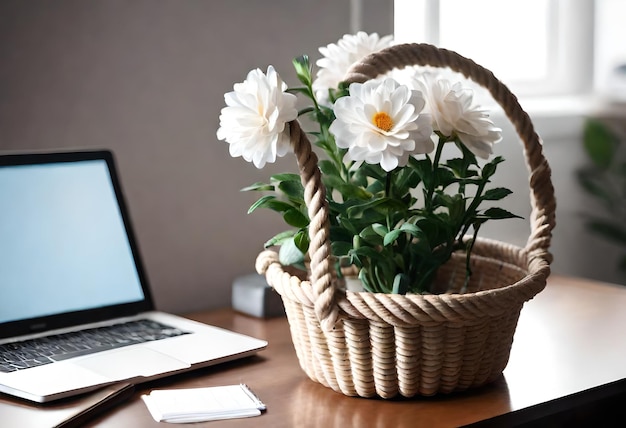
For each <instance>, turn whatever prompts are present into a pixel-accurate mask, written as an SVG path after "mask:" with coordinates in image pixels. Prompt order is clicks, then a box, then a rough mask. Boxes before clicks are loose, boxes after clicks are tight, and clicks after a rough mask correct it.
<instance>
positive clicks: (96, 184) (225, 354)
mask: <svg viewBox="0 0 626 428" xmlns="http://www.w3.org/2000/svg"><path fill="white" fill-rule="evenodd" d="M0 201H1V202H0V204H1V205H2V208H1V209H0V296H2V298H1V299H0V392H3V393H6V394H10V395H13V396H16V397H21V398H24V399H27V400H32V401H35V402H48V401H52V400H56V399H60V398H65V397H69V396H73V395H77V394H80V393H83V392H87V391H91V390H94V389H98V388H101V387H103V386H104V385H108V384H112V383H115V382H129V383H133V384H136V383H141V382H146V381H149V380H153V379H156V378H159V377H164V376H168V375H172V374H175V373H180V372H184V371H189V370H192V369H196V368H199V367H204V366H209V365H213V364H217V363H221V362H225V361H229V360H234V359H237V358H242V357H246V356H250V355H253V354H255V353H256V352H258V351H260V350H262V349H264V348H265V347H266V346H267V342H266V341H264V340H259V339H256V338H253V337H249V336H245V335H241V334H238V333H235V332H232V331H228V330H224V329H221V328H217V327H214V326H209V325H205V324H202V323H198V322H195V321H192V320H189V319H186V318H183V317H180V316H177V315H174V314H169V313H165V312H162V311H157V310H156V309H155V307H154V303H153V300H152V296H151V291H150V287H149V284H148V281H147V277H146V273H145V271H144V268H143V266H142V263H141V259H140V256H139V251H138V245H137V241H136V239H135V236H134V234H133V230H132V226H131V222H130V218H129V213H128V211H127V207H126V204H125V202H124V198H123V194H122V190H121V187H120V181H119V179H118V175H117V172H116V167H115V161H114V157H113V154H112V153H111V152H110V151H107V150H98V151H80V152H55V153H26V154H4V155H0ZM145 329H147V330H148V331H147V332H146V331H144V330H145ZM24 341H27V343H24Z"/></svg>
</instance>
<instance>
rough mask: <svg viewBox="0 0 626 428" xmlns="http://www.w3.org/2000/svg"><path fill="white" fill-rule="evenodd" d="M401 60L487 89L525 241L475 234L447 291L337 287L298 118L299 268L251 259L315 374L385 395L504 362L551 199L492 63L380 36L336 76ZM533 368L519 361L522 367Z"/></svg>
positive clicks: (521, 120) (522, 118) (546, 173)
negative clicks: (517, 187) (524, 171)
mask: <svg viewBox="0 0 626 428" xmlns="http://www.w3.org/2000/svg"><path fill="white" fill-rule="evenodd" d="M409 65H424V66H425V65H428V66H434V67H440V68H445V67H449V68H451V69H452V70H453V71H456V72H460V73H462V74H463V75H465V76H466V77H468V78H470V79H471V80H473V81H474V82H476V83H478V84H479V85H480V86H483V87H484V88H486V89H488V90H489V92H490V93H491V95H492V97H493V98H494V99H495V100H496V101H497V102H498V103H499V104H500V105H501V107H502V108H503V109H504V112H505V113H506V115H507V117H508V119H509V120H510V121H511V123H512V124H513V125H514V127H515V129H516V131H517V133H518V135H519V136H520V138H521V140H522V142H523V144H524V154H525V157H526V164H527V166H528V170H529V172H530V181H529V183H530V197H531V203H532V204H531V205H532V212H531V216H530V223H531V224H530V226H531V232H530V237H529V238H528V241H527V244H526V246H525V247H524V248H520V247H517V246H513V245H509V244H505V243H501V242H497V241H493V240H485V239H482V240H479V242H477V243H476V245H475V247H474V250H473V252H472V261H471V263H472V265H473V268H472V272H473V275H472V278H471V284H470V286H469V289H468V290H467V291H466V292H464V293H463V294H460V293H459V290H460V287H461V284H462V283H463V280H464V275H465V265H464V263H465V259H464V256H463V255H459V256H453V257H452V259H451V260H450V261H449V262H448V263H447V264H446V265H444V266H443V267H442V268H441V269H440V271H439V272H438V275H437V279H436V280H437V281H438V284H439V285H441V284H443V285H444V287H447V290H448V291H447V292H446V293H444V294H436V295H393V294H379V293H368V292H351V291H344V290H342V289H340V288H339V287H337V285H336V281H335V272H334V266H333V263H332V257H331V252H330V242H329V223H328V211H327V205H326V197H325V189H324V187H323V185H322V183H321V176H320V171H319V169H318V167H317V157H316V155H315V154H314V153H313V152H312V150H311V144H310V142H309V140H308V139H307V137H306V136H305V134H304V132H303V131H302V130H301V128H300V126H299V124H298V122H297V121H294V122H291V123H290V131H291V142H292V145H293V147H294V151H295V154H296V157H297V161H298V165H299V168H300V175H301V178H302V182H303V185H304V186H305V199H306V202H307V208H308V211H309V216H310V218H311V225H310V237H311V246H310V250H309V256H310V258H311V273H310V276H309V278H304V277H303V276H302V275H299V274H297V273H296V272H294V271H292V270H290V269H289V268H287V267H284V266H282V265H281V264H280V263H279V262H278V256H277V254H276V253H275V252H274V251H270V250H267V251H264V252H262V253H261V254H260V255H259V257H258V258H257V270H258V272H260V273H263V274H265V276H266V278H267V280H268V282H269V284H270V285H271V286H273V287H274V288H275V289H276V291H277V292H278V293H279V294H280V295H281V297H282V300H283V302H284V305H285V309H286V313H287V317H288V320H289V325H290V328H291V335H292V340H293V344H294V346H295V349H296V353H297V355H298V359H299V362H300V366H301V367H302V369H303V370H304V371H305V372H306V374H307V375H308V376H309V377H310V378H311V379H312V380H314V381H316V382H319V383H321V384H323V385H325V386H327V387H330V388H332V389H333V390H335V391H338V392H341V393H343V394H345V395H349V396H361V397H373V396H380V397H383V398H392V397H395V396H398V395H401V396H404V397H412V396H416V395H433V394H437V393H449V392H453V391H460V390H465V389H468V388H472V387H477V386H480V385H484V384H486V383H489V382H491V381H494V380H495V379H497V378H498V377H499V376H500V374H501V373H502V371H503V370H504V368H505V367H506V365H507V362H508V359H509V353H510V350H511V345H512V342H513V334H514V332H515V328H516V326H517V320H518V318H519V314H520V310H521V309H522V306H523V304H524V303H525V302H526V301H528V300H530V299H531V298H533V297H534V296H535V295H536V294H537V293H539V292H540V291H541V290H542V289H543V288H544V287H545V283H546V278H547V277H548V275H549V273H550V262H551V255H550V253H549V251H548V248H549V245H550V239H551V233H552V229H553V228H554V213H555V200H554V190H553V187H552V184H551V181H550V168H549V166H548V164H547V161H546V159H545V158H544V157H543V154H542V146H541V143H540V141H539V137H538V136H537V134H536V133H535V131H534V129H533V125H532V123H531V121H530V118H529V117H528V115H527V114H526V113H525V112H524V111H523V110H522V109H521V107H520V106H519V104H518V102H517V99H516V97H515V96H514V95H513V94H511V92H510V91H509V90H508V89H507V88H506V87H505V86H504V85H503V84H502V83H501V82H499V81H498V80H497V79H496V78H495V77H494V76H493V74H492V73H491V72H489V71H488V70H486V69H484V68H483V67H481V66H479V65H477V64H476V63H474V62H473V61H471V60H469V59H467V58H464V57H462V56H460V55H458V54H456V53H454V52H452V51H448V50H444V49H439V48H436V47H434V46H430V45H424V44H406V45H398V46H394V47H391V48H387V49H385V50H383V51H380V52H378V53H375V54H372V55H370V56H368V57H366V58H364V59H363V60H362V61H361V62H360V63H358V64H356V65H354V66H353V67H352V69H351V71H350V72H349V73H348V75H347V77H346V81H347V82H364V81H366V80H368V79H371V78H374V77H376V76H378V75H381V74H384V73H386V72H388V71H390V70H392V69H394V68H403V67H405V66H409ZM530 369H532V368H531V367H529V370H530Z"/></svg>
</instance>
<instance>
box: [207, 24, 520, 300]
mask: <svg viewBox="0 0 626 428" xmlns="http://www.w3.org/2000/svg"><path fill="white" fill-rule="evenodd" d="M390 45H391V39H390V37H383V38H379V37H378V35H376V34H371V35H367V34H365V33H363V32H359V33H357V34H356V35H346V36H344V37H343V38H342V39H341V40H340V41H339V42H338V43H337V44H334V43H333V44H330V45H328V46H327V47H324V48H320V52H321V53H322V54H323V57H322V58H321V59H319V60H318V61H317V66H318V69H317V72H316V75H315V77H314V76H313V70H312V65H311V64H310V62H309V59H308V57H306V56H300V57H297V58H296V59H295V60H294V61H293V64H294V66H295V70H296V74H297V77H298V79H299V86H297V87H293V88H288V87H287V85H286V84H285V82H283V80H282V79H281V77H280V76H279V74H278V73H277V72H276V70H274V68H273V67H272V66H270V67H268V69H267V73H264V72H262V71H261V70H259V69H257V70H253V71H251V72H250V73H249V74H248V76H247V78H246V79H245V81H243V82H242V83H237V84H235V85H234V91H232V92H229V93H227V94H226V95H225V100H226V104H227V106H226V107H225V108H224V109H223V110H222V113H221V116H220V128H219V130H218V132H217V135H218V138H219V139H220V140H225V141H226V142H227V143H228V144H229V148H230V154H231V155H232V156H241V157H243V158H244V159H245V160H247V161H249V162H252V163H254V165H255V166H256V167H257V168H262V167H263V166H264V165H265V164H266V163H267V162H274V161H275V160H276V158H277V157H279V156H284V155H285V154H286V153H288V152H289V151H290V150H291V139H290V132H291V130H292V126H291V124H293V121H295V120H296V119H297V118H303V117H306V119H307V120H309V122H310V123H313V124H314V125H315V127H314V129H312V130H311V131H310V132H309V133H308V135H309V136H310V137H311V138H312V139H313V141H314V145H315V146H316V147H317V148H318V149H319V153H320V156H321V160H319V162H318V166H319V169H320V170H321V180H322V182H323V185H324V187H325V189H326V193H325V198H326V203H327V207H328V223H329V234H330V235H329V240H330V243H331V249H332V255H333V257H334V260H336V261H337V262H336V263H337V267H339V266H341V265H346V264H347V265H352V266H354V267H356V268H357V269H358V277H359V279H360V280H361V282H362V284H363V286H364V289H365V290H366V291H370V292H378V293H396V294H406V293H432V292H435V291H436V290H435V289H433V279H434V277H435V275H436V274H437V271H438V269H439V268H440V266H442V265H443V264H445V263H447V262H448V261H449V260H450V258H451V256H452V254H454V253H458V252H462V253H464V254H465V281H464V282H465V284H464V286H466V285H467V283H468V281H469V279H470V277H471V274H472V268H471V264H470V260H471V252H472V248H473V245H474V243H475V242H476V237H477V234H478V232H479V230H480V228H481V226H482V225H483V224H484V223H485V222H487V221H489V220H500V219H509V218H514V217H517V216H516V215H514V214H512V213H510V212H508V211H506V210H504V209H502V208H498V207H495V206H493V203H494V201H499V200H501V199H503V198H505V197H506V196H508V195H509V194H510V193H511V191H510V190H509V189H506V188H504V187H498V186H495V185H493V183H492V178H493V177H494V174H495V172H496V169H497V167H498V165H499V164H500V163H501V162H502V161H503V159H502V157H499V156H496V157H493V156H492V154H493V145H494V144H495V143H497V142H498V141H499V140H500V139H501V135H500V129H499V128H497V127H496V126H495V125H494V124H493V122H492V121H491V120H490V119H489V116H488V113H487V111H486V110H484V109H482V108H481V107H480V106H478V105H477V104H476V103H475V102H474V100H473V92H472V90H471V89H470V88H468V87H467V85H466V84H465V86H464V83H462V82H461V81H457V82H455V81H450V80H449V79H448V78H447V77H443V76H441V75H438V74H436V73H434V72H433V71H432V69H428V68H424V67H422V68H415V67H413V68H409V69H404V70H393V71H391V72H390V73H387V74H385V75H382V76H379V77H377V78H375V79H371V80H368V81H366V82H364V83H357V82H354V83H351V84H349V85H348V84H345V83H343V82H342V79H343V77H344V75H345V74H346V73H347V72H348V69H349V68H350V66H351V65H352V64H353V63H354V62H355V61H358V60H360V59H361V58H363V57H365V56H366V55H368V54H370V53H373V52H377V51H379V50H381V49H383V48H386V47H389V46H390ZM296 95H301V96H303V97H304V98H305V99H306V100H307V101H308V105H307V106H306V107H304V108H302V109H300V110H297V107H296V105H297V97H296ZM444 153H445V155H444ZM305 184H306V183H305ZM245 190H248V191H259V192H261V193H262V196H261V197H260V198H259V199H258V200H257V201H256V202H255V203H254V204H253V205H252V206H251V207H250V210H249V212H253V211H254V210H256V209H259V208H269V209H271V210H274V211H276V212H278V213H280V214H281V215H282V217H283V219H284V221H285V222H286V223H287V224H288V225H289V227H290V229H289V230H287V231H284V232H282V233H279V234H277V235H276V236H274V237H273V238H271V239H270V240H269V241H267V243H266V244H265V245H266V247H270V246H275V245H279V246H280V253H279V255H280V261H281V263H282V264H283V265H292V266H296V267H300V268H304V267H305V261H306V259H307V253H308V251H309V246H310V243H311V241H310V230H309V228H310V226H311V219H310V217H309V214H308V210H307V204H306V198H305V187H304V185H303V183H302V180H301V175H300V174H294V173H283V174H276V175H273V176H271V177H270V179H269V181H268V182H259V183H255V184H253V185H251V186H249V187H247V188H246V189H245ZM486 205H488V206H486ZM338 272H340V270H338Z"/></svg>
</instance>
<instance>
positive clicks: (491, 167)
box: [482, 156, 504, 181]
mask: <svg viewBox="0 0 626 428" xmlns="http://www.w3.org/2000/svg"><path fill="white" fill-rule="evenodd" d="M500 162H504V158H503V157H502V156H496V157H495V158H493V159H492V160H491V162H489V163H487V164H485V166H483V172H482V177H483V179H484V180H485V181H487V180H489V178H491V177H492V176H493V175H494V174H495V173H496V168H497V165H498V164H499V163H500Z"/></svg>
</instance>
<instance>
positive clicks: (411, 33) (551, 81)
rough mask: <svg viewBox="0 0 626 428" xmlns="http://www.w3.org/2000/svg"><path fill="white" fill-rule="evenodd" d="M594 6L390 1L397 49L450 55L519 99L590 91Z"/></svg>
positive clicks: (539, 1)
mask: <svg viewBox="0 0 626 428" xmlns="http://www.w3.org/2000/svg"><path fill="white" fill-rule="evenodd" d="M594 5H595V2H594V1H593V0H575V1H572V0H507V1H502V0H472V1H467V0H395V1H394V36H395V39H396V41H398V42H425V43H431V44H434V45H437V46H440V47H444V48H447V49H451V50H454V51H456V52H458V53H460V54H461V55H463V56H466V57H469V58H471V59H473V60H474V61H476V62H477V63H479V64H481V65H483V66H484V67H486V68H488V69H490V70H491V71H493V73H494V74H495V75H496V76H497V77H498V78H499V79H500V80H501V81H502V82H504V83H505V84H507V85H508V86H509V87H510V88H511V90H512V91H513V92H514V93H516V94H518V95H520V96H532V95H541V96H546V95H574V94H585V93H588V92H589V91H590V90H591V89H592V86H593V64H594V61H593V58H594V57H593V53H594V50H593V40H594Z"/></svg>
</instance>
